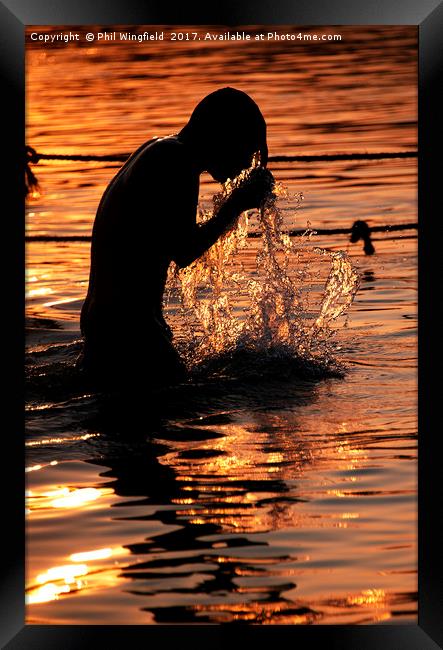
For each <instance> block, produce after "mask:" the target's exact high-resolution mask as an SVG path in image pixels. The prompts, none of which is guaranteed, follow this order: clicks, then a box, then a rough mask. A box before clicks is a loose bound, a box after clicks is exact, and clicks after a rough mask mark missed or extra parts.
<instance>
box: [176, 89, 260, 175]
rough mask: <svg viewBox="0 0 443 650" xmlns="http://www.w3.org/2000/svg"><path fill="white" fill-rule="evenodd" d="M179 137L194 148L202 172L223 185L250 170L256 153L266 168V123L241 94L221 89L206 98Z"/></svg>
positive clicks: (253, 103)
mask: <svg viewBox="0 0 443 650" xmlns="http://www.w3.org/2000/svg"><path fill="white" fill-rule="evenodd" d="M180 136H181V137H182V138H183V139H184V140H187V141H189V142H190V143H192V144H193V145H194V146H196V147H197V149H198V151H199V154H200V156H201V159H202V163H203V165H204V167H205V169H206V170H207V171H208V172H209V173H210V174H211V175H212V176H213V178H215V180H217V181H220V182H222V183H223V182H224V181H226V179H227V178H234V177H235V176H237V175H238V174H239V173H240V172H241V170H242V169H246V168H248V167H250V165H251V162H252V157H253V155H254V153H256V152H259V153H260V163H261V165H262V166H263V167H266V163H267V160H268V147H267V144H266V122H265V120H264V118H263V115H262V114H261V112H260V109H259V107H258V106H257V104H256V103H255V102H254V101H253V100H252V99H251V98H250V97H249V95H247V94H246V93H244V92H242V91H241V90H236V89H235V88H221V89H220V90H216V91H215V92H213V93H211V94H210V95H207V96H206V97H205V98H204V99H202V101H201V102H200V103H199V104H197V106H196V107H195V109H194V111H193V113H192V115H191V118H190V120H189V122H188V123H187V125H186V126H185V127H184V129H183V130H182V131H181V133H180Z"/></svg>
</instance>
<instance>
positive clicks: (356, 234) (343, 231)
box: [25, 220, 418, 255]
mask: <svg viewBox="0 0 443 650" xmlns="http://www.w3.org/2000/svg"><path fill="white" fill-rule="evenodd" d="M400 230H418V223H399V224H394V225H392V226H390V225H387V226H374V227H373V228H370V227H369V226H368V224H367V223H366V221H360V220H359V221H354V223H353V224H352V227H351V228H316V229H312V230H311V229H309V228H308V229H307V228H304V229H303V228H297V229H295V230H289V231H287V232H286V234H287V235H289V236H290V237H298V236H301V235H305V234H309V233H310V232H312V233H313V234H316V235H326V236H328V235H351V237H350V240H349V241H350V242H351V243H353V244H354V243H356V242H358V241H360V240H363V250H364V252H365V254H366V255H373V253H375V248H374V245H373V243H372V241H371V234H372V233H374V232H383V233H389V232H394V231H400ZM248 237H251V238H258V237H261V233H260V232H249V233H248ZM25 239H26V241H27V242H62V243H71V242H90V241H91V239H92V238H91V236H90V235H27V236H26V237H25Z"/></svg>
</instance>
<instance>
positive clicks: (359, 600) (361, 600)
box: [347, 589, 386, 607]
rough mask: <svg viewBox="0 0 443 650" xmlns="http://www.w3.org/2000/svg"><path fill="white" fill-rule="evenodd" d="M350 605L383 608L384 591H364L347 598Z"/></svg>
mask: <svg viewBox="0 0 443 650" xmlns="http://www.w3.org/2000/svg"><path fill="white" fill-rule="evenodd" d="M347 601H348V603H349V604H350V605H360V606H361V605H366V606H368V607H374V606H376V607H385V604H386V603H385V601H386V592H385V591H384V589H366V590H365V591H362V592H361V594H358V595H356V596H349V598H348V599H347Z"/></svg>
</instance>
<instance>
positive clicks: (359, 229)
mask: <svg viewBox="0 0 443 650" xmlns="http://www.w3.org/2000/svg"><path fill="white" fill-rule="evenodd" d="M130 156H131V154H129V153H116V154H107V155H92V154H90V155H83V154H46V153H38V152H37V151H36V150H35V149H33V148H32V147H30V146H29V145H26V162H25V196H27V195H28V194H30V193H33V192H35V191H37V192H38V191H39V185H38V181H37V178H36V177H35V175H34V174H33V172H32V170H31V168H30V165H31V164H32V165H36V164H37V163H39V162H40V160H69V161H74V162H125V161H126V160H128V158H130ZM417 156H418V152H417V151H384V152H381V153H374V152H371V153H366V152H362V153H338V154H307V155H293V156H269V162H275V163H279V162H333V161H338V160H351V161H352V160H385V159H393V158H417ZM417 228H418V224H416V223H412V224H398V225H393V226H389V225H387V226H374V227H373V228H370V227H369V226H368V224H367V223H366V221H355V222H354V223H353V225H352V227H351V228H318V229H317V230H315V233H316V234H318V235H338V234H350V235H351V237H350V241H351V243H356V242H358V241H360V240H363V250H364V252H365V254H366V255H372V254H373V253H374V252H375V249H374V246H373V244H372V241H371V233H373V232H391V231H394V230H410V229H417ZM305 232H306V229H305V230H303V229H298V230H291V231H289V232H288V233H287V234H288V235H290V236H291V237H292V236H299V235H302V234H304V233H305ZM248 237H260V233H255V232H250V233H248ZM26 241H33V242H83V241H85V242H88V241H91V237H90V236H88V235H66V236H58V237H54V236H50V235H28V236H27V237H26Z"/></svg>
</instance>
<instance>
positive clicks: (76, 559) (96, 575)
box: [26, 546, 130, 605]
mask: <svg viewBox="0 0 443 650" xmlns="http://www.w3.org/2000/svg"><path fill="white" fill-rule="evenodd" d="M129 553H130V552H129V550H128V549H126V548H123V547H121V546H120V547H116V548H101V549H96V550H92V551H84V552H81V553H73V554H72V555H70V557H69V559H70V560H71V562H72V563H73V564H64V565H60V566H55V567H50V568H49V569H47V571H45V572H43V573H39V574H38V575H37V576H36V578H35V583H37V584H33V585H32V586H30V587H29V588H28V589H27V593H26V604H27V605H37V604H41V603H47V602H50V601H53V600H58V599H59V598H60V596H61V595H63V594H69V593H73V592H75V591H79V590H81V589H91V588H103V587H112V586H115V585H117V584H119V583H120V582H121V579H120V577H119V569H118V568H117V567H118V562H114V564H113V566H111V567H106V566H95V567H90V566H88V564H87V562H96V561H98V560H107V559H114V558H115V557H120V556H124V555H128V554H129ZM116 565H117V566H116ZM86 576H87V578H86Z"/></svg>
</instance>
